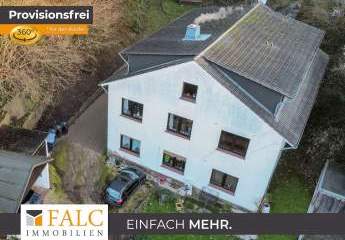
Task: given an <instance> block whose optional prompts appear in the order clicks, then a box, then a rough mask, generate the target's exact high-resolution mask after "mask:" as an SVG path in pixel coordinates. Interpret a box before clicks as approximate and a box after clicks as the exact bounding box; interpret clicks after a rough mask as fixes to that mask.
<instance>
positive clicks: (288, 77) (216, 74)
mask: <svg viewBox="0 0 345 240" xmlns="http://www.w3.org/2000/svg"><path fill="white" fill-rule="evenodd" d="M218 9H219V8H206V9H201V10H200V9H199V10H194V11H192V12H190V13H188V14H186V15H184V16H183V17H181V18H179V19H178V20H176V21H175V22H174V23H172V24H170V25H169V26H168V27H166V28H164V29H162V30H160V31H159V32H157V33H155V34H153V35H152V36H150V37H148V38H147V39H144V40H143V41H140V42H139V43H137V44H135V45H134V46H132V47H130V48H128V49H126V50H125V51H124V52H123V54H124V55H125V56H126V55H131V54H134V55H136V54H140V55H145V54H146V55H148V56H149V55H150V57H152V56H153V55H154V54H160V55H164V54H165V55H170V54H171V55H181V56H182V55H188V56H190V55H194V57H193V59H190V58H183V59H182V57H181V60H180V61H179V60H175V61H171V62H165V63H162V64H159V65H156V66H152V67H149V68H146V69H141V70H139V71H134V72H128V71H127V69H126V68H123V69H122V71H121V74H116V75H114V76H112V77H110V78H109V79H107V80H106V81H105V82H104V83H103V84H108V83H109V82H112V81H115V80H119V79H124V78H127V77H130V76H135V75H139V74H144V73H147V72H151V71H155V70H158V69H161V68H164V67H169V66H172V65H177V64H181V63H183V62H186V61H195V62H196V63H197V64H199V65H200V66H201V67H202V68H203V69H204V70H205V71H206V72H208V73H209V74H210V75H211V76H213V78H214V79H216V80H218V82H220V83H221V84H222V85H223V86H225V87H226V88H227V89H228V90H229V91H230V92H231V93H232V94H234V95H235V96H236V97H238V98H239V99H240V100H241V101H242V102H243V103H244V104H246V105H247V106H248V107H249V108H250V109H251V110H252V111H254V112H255V113H256V114H257V115H258V116H259V117H260V118H261V119H263V120H264V121H265V122H266V123H268V124H269V125H270V126H271V127H272V128H274V129H275V130H276V131H277V132H279V133H280V134H281V135H282V136H283V137H284V138H285V139H286V140H287V142H288V143H289V144H290V145H292V146H294V147H297V146H298V144H299V142H300V139H301V137H302V134H303V131H304V128H305V126H306V123H307V121H308V118H309V115H310V112H311V110H312V107H313V105H314V102H315V98H316V96H317V92H318V89H319V86H320V82H321V80H322V78H323V75H324V73H325V70H326V66H327V64H328V61H329V58H328V56H327V54H325V53H324V52H322V51H321V50H320V49H319V46H320V44H321V41H322V39H323V37H324V32H323V31H321V30H319V29H317V28H315V27H312V26H309V25H307V24H305V23H302V22H299V21H296V20H294V19H292V18H288V17H286V16H283V15H282V14H279V13H276V12H274V11H273V10H271V9H270V8H268V7H267V6H265V5H261V4H258V5H256V6H255V7H254V8H252V9H250V8H249V7H245V8H244V9H245V10H243V11H239V12H236V11H235V12H234V13H233V14H231V15H229V16H227V18H226V19H223V20H214V21H210V22H208V23H204V24H201V25H200V26H201V32H202V33H210V34H211V37H210V38H209V39H208V40H206V41H184V40H182V39H183V37H184V33H185V29H186V26H187V25H188V24H190V23H192V22H193V21H194V19H195V18H196V17H198V16H199V15H200V13H202V12H215V11H217V10H218ZM233 15H234V16H233ZM129 64H130V62H129Z"/></svg>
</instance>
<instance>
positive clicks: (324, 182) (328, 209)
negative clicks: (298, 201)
mask: <svg viewBox="0 0 345 240" xmlns="http://www.w3.org/2000/svg"><path fill="white" fill-rule="evenodd" d="M308 213H342V214H345V165H344V164H343V165H341V164H339V163H335V162H327V163H326V165H325V167H324V168H323V170H322V172H321V175H320V178H319V181H318V184H317V186H316V188H315V192H314V195H313V198H312V200H311V202H310V205H309V208H308ZM302 239H304V240H343V239H345V235H305V236H300V237H299V240H302Z"/></svg>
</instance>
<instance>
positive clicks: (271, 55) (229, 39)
mask: <svg viewBox="0 0 345 240" xmlns="http://www.w3.org/2000/svg"><path fill="white" fill-rule="evenodd" d="M323 36H324V32H323V31H321V30H319V29H317V28H315V27H312V26H309V25H307V24H305V23H302V22H299V21H296V20H294V19H292V18H288V17H285V16H283V15H281V14H280V13H276V12H274V11H273V10H271V9H270V8H268V7H266V6H265V5H261V4H259V5H257V6H256V7H255V8H254V9H252V10H251V11H250V12H249V13H248V14H247V15H246V16H244V17H243V18H241V20H240V21H238V23H237V24H235V25H234V26H233V28H232V29H230V30H229V31H228V32H226V33H225V34H224V35H223V36H222V37H221V38H219V39H218V40H217V41H216V42H215V43H214V44H213V45H212V46H211V47H210V48H209V49H207V51H206V52H205V53H203V54H202V55H203V56H204V57H205V58H206V59H207V60H209V61H211V62H214V63H216V64H217V65H219V66H221V67H224V68H226V69H228V70H230V71H233V72H235V73H237V74H240V75H242V76H244V77H246V78H248V79H250V80H252V81H255V82H257V83H259V84H261V85H263V86H265V87H267V88H270V89H272V90H275V91H277V92H279V93H281V94H283V95H285V96H289V97H293V96H295V95H296V93H297V90H298V88H299V86H300V83H301V81H302V80H303V79H304V76H305V73H306V72H307V70H308V68H309V67H310V64H311V62H312V59H313V58H314V55H315V53H316V52H317V50H318V48H319V46H320V43H321V41H322V39H323Z"/></svg>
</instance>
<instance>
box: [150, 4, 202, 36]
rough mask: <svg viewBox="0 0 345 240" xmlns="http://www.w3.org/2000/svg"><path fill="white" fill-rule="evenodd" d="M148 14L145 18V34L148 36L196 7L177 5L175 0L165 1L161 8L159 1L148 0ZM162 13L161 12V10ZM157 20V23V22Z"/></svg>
mask: <svg viewBox="0 0 345 240" xmlns="http://www.w3.org/2000/svg"><path fill="white" fill-rule="evenodd" d="M148 2H149V8H148V12H147V15H146V18H145V20H146V21H145V33H146V34H150V33H153V32H156V31H158V30H159V29H160V28H162V27H163V26H166V25H168V24H169V23H170V22H172V21H173V20H175V19H176V18H178V17H179V16H181V15H183V14H184V13H186V12H188V11H189V10H191V9H192V8H194V7H196V6H197V5H185V4H177V3H176V0H165V1H164V2H163V6H161V4H160V1H157V0H150V1H148ZM162 8H163V9H164V11H163V9H162ZM158 19H159V21H157V20H158Z"/></svg>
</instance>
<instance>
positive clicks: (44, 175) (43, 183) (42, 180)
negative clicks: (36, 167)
mask: <svg viewBox="0 0 345 240" xmlns="http://www.w3.org/2000/svg"><path fill="white" fill-rule="evenodd" d="M33 186H34V187H41V188H45V189H49V188H50V181H49V163H47V164H46V166H45V167H44V169H43V170H42V172H41V174H40V176H39V177H38V178H37V180H36V182H35V183H34V185H33Z"/></svg>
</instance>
